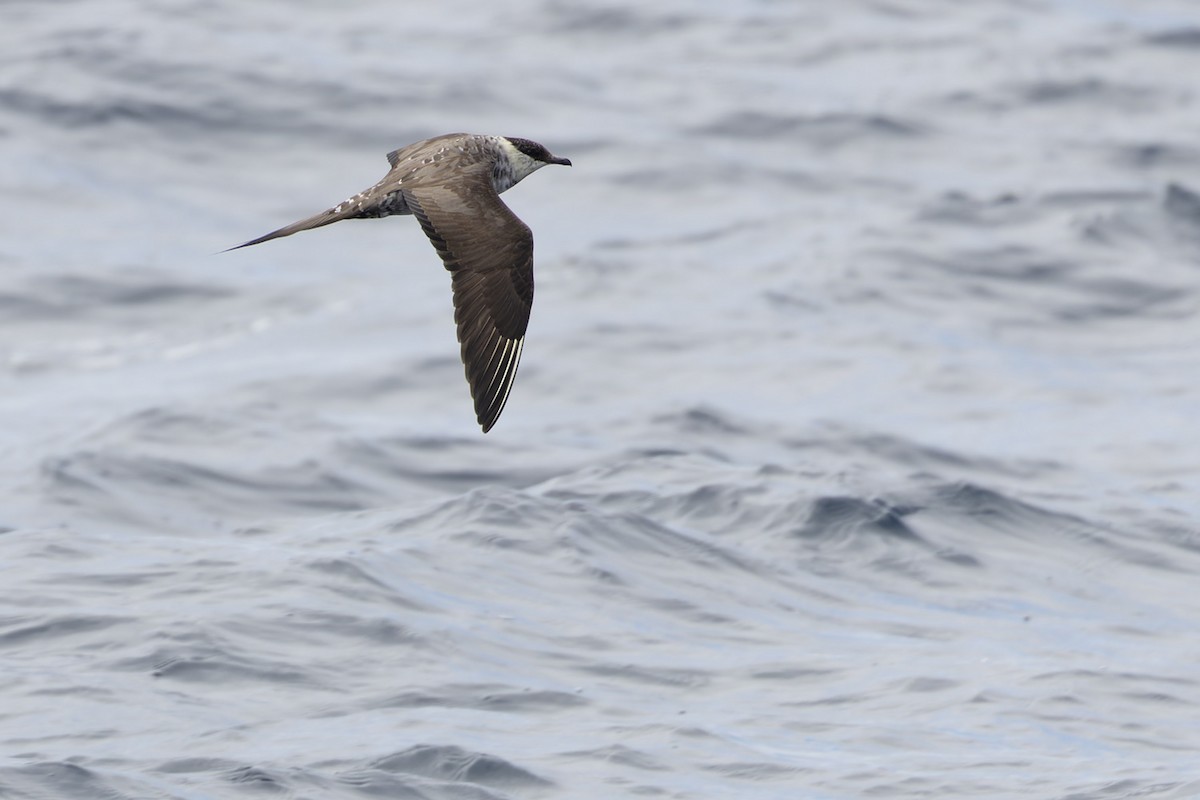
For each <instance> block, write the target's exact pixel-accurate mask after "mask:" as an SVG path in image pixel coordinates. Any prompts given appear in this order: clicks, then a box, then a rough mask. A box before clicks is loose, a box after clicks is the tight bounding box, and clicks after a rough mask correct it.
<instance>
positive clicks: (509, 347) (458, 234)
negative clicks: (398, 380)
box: [231, 134, 570, 433]
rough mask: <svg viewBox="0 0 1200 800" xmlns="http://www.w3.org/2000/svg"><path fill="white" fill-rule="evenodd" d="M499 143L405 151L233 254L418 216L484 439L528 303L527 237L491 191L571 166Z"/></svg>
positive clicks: (521, 338)
mask: <svg viewBox="0 0 1200 800" xmlns="http://www.w3.org/2000/svg"><path fill="white" fill-rule="evenodd" d="M501 139H502V137H481V136H468V135H465V134H454V135H450V136H444V137H438V138H436V139H430V140H427V141H425V142H418V143H416V144H414V145H409V146H408V147H405V148H401V149H400V150H397V151H394V152H392V153H389V154H388V160H389V161H390V162H391V164H392V169H391V171H389V172H388V174H387V175H386V176H385V177H384V179H383V180H381V181H380V182H379V183H377V184H375V186H372V187H371V188H370V189H367V190H366V191H364V192H360V193H359V194H357V195H355V196H354V197H351V198H349V199H347V200H345V201H343V202H342V203H339V204H338V205H336V206H334V207H332V208H330V209H328V210H326V211H323V212H321V213H320V214H316V215H314V216H312V217H309V218H307V219H303V220H300V221H299V222H295V223H293V224H291V225H287V226H285V227H283V228H280V229H279V230H276V231H272V232H271V233H268V234H266V235H265V236H261V237H259V238H257V239H252V240H250V241H248V242H245V243H244V244H241V245H238V246H237V247H235V248H231V249H238V248H240V247H249V246H251V245H256V244H261V243H263V242H267V241H270V240H272V239H278V238H281V237H284V236H290V235H292V234H294V233H299V232H300V231H306V230H311V229H313V228H319V227H323V226H325V225H330V224H332V223H334V222H340V221H342V220H344V219H374V218H379V217H386V216H392V215H396V214H412V215H413V216H415V217H416V219H417V221H418V222H419V223H420V225H421V229H422V230H423V231H424V232H425V235H426V236H428V237H429V241H430V242H431V243H432V244H433V246H434V249H436V250H437V253H438V255H439V256H440V257H441V259H442V263H443V264H444V265H445V267H446V269H447V270H449V271H450V273H451V285H452V288H453V293H454V321H455V323H456V324H457V327H458V341H459V343H460V344H461V350H462V360H463V365H464V367H465V370H466V376H467V382H468V384H469V385H470V388H471V397H472V398H473V400H474V403H475V414H476V418H477V419H478V421H479V424H480V426H482V428H483V431H484V432H485V433H486V432H487V431H489V430H491V428H492V426H493V425H495V424H496V420H497V419H498V418H499V417H500V412H501V411H503V410H504V405H505V403H506V402H507V401H508V396H509V392H510V391H511V390H512V385H513V379H514V378H515V377H516V374H517V365H518V364H519V362H520V360H521V350H522V348H523V346H524V342H525V330H526V327H527V326H528V324H529V313H530V309H531V308H532V304H533V234H532V232H531V231H530V230H529V227H528V226H527V225H525V223H523V222H521V220H520V219H518V218H517V216H516V214H514V213H513V212H512V211H511V210H510V209H509V208H508V206H506V205H505V204H504V202H503V201H501V200H500V197H499V195H498V192H497V186H498V185H499V186H500V187H501V188H500V191H503V190H504V189H507V188H508V187H509V186H511V185H513V184H514V183H516V182H518V181H519V180H521V179H522V178H524V177H525V176H526V175H527V174H529V173H531V172H533V171H534V170H536V169H538V168H540V167H541V166H544V165H545V164H546V163H561V164H568V165H569V164H570V162H569V161H567V160H566V159H557V158H555V157H553V156H551V155H550V154H549V152H547V151H546V150H545V148H543V147H541V145H536V144H535V143H533V142H528V141H527V140H523V139H511V140H503V141H499V140H501ZM505 143H510V144H505ZM514 144H515V145H517V146H518V147H521V148H522V150H521V151H520V152H517V151H516V150H515V149H514V148H513V146H512V145H514ZM529 148H539V149H538V150H533V153H534V157H529V156H523V155H521V153H524V152H525V150H526V149H529ZM510 151H512V152H510ZM513 153H516V154H515V155H514V154H513ZM543 154H544V157H543ZM537 159H541V161H540V163H539V161H538V160H537ZM526 162H528V163H526ZM503 170H510V172H511V173H512V174H509V173H504V172H503Z"/></svg>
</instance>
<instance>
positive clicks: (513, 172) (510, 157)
mask: <svg viewBox="0 0 1200 800" xmlns="http://www.w3.org/2000/svg"><path fill="white" fill-rule="evenodd" d="M496 144H497V146H498V147H497V150H498V152H497V153H496V160H495V161H494V162H493V164H492V186H494V187H495V188H496V194H500V193H501V192H504V191H507V190H509V189H511V188H512V187H514V186H516V185H517V184H518V183H520V182H521V181H523V180H524V179H525V178H527V177H529V176H530V175H532V174H533V173H534V172H537V171H538V170H539V169H540V168H542V167H544V166H546V165H545V163H543V162H541V161H537V160H536V159H532V158H530V157H529V156H527V155H525V154H524V153H522V152H521V151H520V150H518V149H517V148H515V147H513V145H512V143H511V142H509V141H508V140H507V139H505V138H504V137H502V136H501V137H496Z"/></svg>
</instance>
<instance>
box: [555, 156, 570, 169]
mask: <svg viewBox="0 0 1200 800" xmlns="http://www.w3.org/2000/svg"><path fill="white" fill-rule="evenodd" d="M550 163H551V164H562V165H563V166H564V167H569V166H571V159H569V158H556V159H554V160H553V161H551V162H550Z"/></svg>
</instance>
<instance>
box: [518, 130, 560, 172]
mask: <svg viewBox="0 0 1200 800" xmlns="http://www.w3.org/2000/svg"><path fill="white" fill-rule="evenodd" d="M504 138H505V139H508V141H509V142H511V143H512V146H513V147H515V148H517V149H518V150H520V151H521V152H522V153H524V154H525V155H527V156H529V157H530V158H532V159H536V160H538V161H542V162H545V163H546V164H562V165H563V166H566V167H569V166H571V160H570V159H567V158H557V157H555V156H554V155H553V154H551V152H550V151H549V150H547V149H546V148H545V147H544V146H542V145H540V144H538V143H537V142H534V141H531V140H529V139H522V138H520V137H519V136H505V137H504Z"/></svg>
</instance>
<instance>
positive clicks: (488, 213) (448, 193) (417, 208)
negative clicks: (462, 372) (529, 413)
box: [404, 171, 533, 433]
mask: <svg viewBox="0 0 1200 800" xmlns="http://www.w3.org/2000/svg"><path fill="white" fill-rule="evenodd" d="M404 194H405V197H406V199H407V201H408V205H409V208H411V209H412V211H413V214H414V215H415V216H416V218H417V220H418V221H420V223H421V227H422V228H423V229H424V231H425V235H426V236H428V237H429V241H430V242H432V243H433V246H434V248H435V249H437V252H438V255H439V256H441V258H442V262H443V263H444V264H445V265H446V269H448V270H449V271H450V273H451V281H452V284H453V288H454V321H455V322H456V323H457V324H458V341H459V343H460V344H461V345H462V360H463V365H464V366H465V367H466V373H467V383H469V384H470V386H471V397H472V398H473V399H474V401H475V414H476V416H477V418H478V420H479V424H480V425H481V426H482V427H483V430H484V433H486V432H487V431H489V430H490V429H491V427H492V426H493V425H495V424H496V420H497V419H498V418H499V416H500V412H501V411H503V410H504V404H505V402H506V401H507V400H508V393H509V391H510V390H511V389H512V384H513V378H515V377H516V374H517V364H518V362H519V361H520V360H521V348H522V347H523V346H524V342H525V328H526V326H527V325H528V324H529V311H530V308H531V307H532V305H533V233H532V232H531V231H530V230H529V227H528V226H527V225H526V224H525V223H523V222H521V220H520V219H518V218H517V215H516V214H514V213H513V212H512V211H511V210H510V209H509V207H508V206H506V205H505V204H504V203H503V202H502V201H501V200H500V198H499V197H498V196H497V195H496V192H495V190H494V189H493V188H492V185H491V178H490V176H489V175H488V173H487V172H484V171H477V172H476V173H475V175H474V176H472V177H471V178H470V179H469V180H468V181H466V182H465V183H455V184H453V185H435V186H426V187H417V188H414V189H405V190H404Z"/></svg>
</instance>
